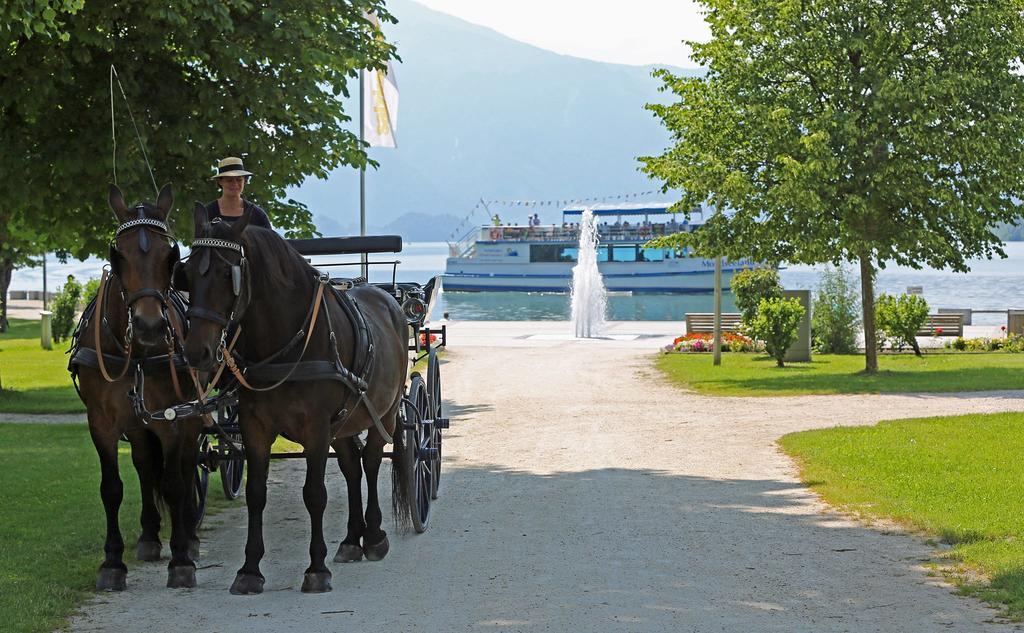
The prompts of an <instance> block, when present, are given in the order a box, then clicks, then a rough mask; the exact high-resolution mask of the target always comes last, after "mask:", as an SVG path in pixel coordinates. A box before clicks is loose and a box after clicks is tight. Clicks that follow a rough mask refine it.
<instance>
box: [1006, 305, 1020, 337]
mask: <svg viewBox="0 0 1024 633" xmlns="http://www.w3.org/2000/svg"><path fill="white" fill-rule="evenodd" d="M1006 333H1007V334H1024V310H1007V312H1006Z"/></svg>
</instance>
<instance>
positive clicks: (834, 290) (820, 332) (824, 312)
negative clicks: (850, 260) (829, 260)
mask: <svg viewBox="0 0 1024 633" xmlns="http://www.w3.org/2000/svg"><path fill="white" fill-rule="evenodd" d="M859 297H860V293H859V292H858V290H857V284H856V282H855V280H854V279H853V276H852V275H851V274H850V272H849V271H848V270H847V269H846V268H845V267H843V266H837V267H835V268H829V269H827V270H825V271H823V272H822V273H821V281H820V282H819V283H818V292H817V294H816V295H815V297H814V309H813V310H811V329H812V330H813V332H814V343H815V348H816V349H817V350H818V352H819V353H821V354H853V353H855V352H856V351H857V332H858V331H860V299H859Z"/></svg>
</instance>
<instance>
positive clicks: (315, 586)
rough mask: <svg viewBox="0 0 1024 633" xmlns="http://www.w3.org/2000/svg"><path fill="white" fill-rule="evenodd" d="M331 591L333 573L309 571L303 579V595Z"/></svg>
mask: <svg viewBox="0 0 1024 633" xmlns="http://www.w3.org/2000/svg"><path fill="white" fill-rule="evenodd" d="M330 590H331V572H329V571H307V572H306V575H305V576H304V577H303V579H302V593H327V592H328V591H330Z"/></svg>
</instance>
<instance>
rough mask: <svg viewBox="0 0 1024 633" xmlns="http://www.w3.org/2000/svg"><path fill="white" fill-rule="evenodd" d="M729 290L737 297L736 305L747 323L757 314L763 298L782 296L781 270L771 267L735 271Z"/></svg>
mask: <svg viewBox="0 0 1024 633" xmlns="http://www.w3.org/2000/svg"><path fill="white" fill-rule="evenodd" d="M729 290H731V291H732V293H733V295H734V296H735V297H736V307H737V308H739V311H740V313H741V315H742V317H741V318H742V321H743V323H745V324H749V323H750V322H751V321H752V320H753V319H754V317H755V316H757V307H758V305H759V304H760V303H761V300H762V299H778V298H780V297H782V283H781V282H780V281H779V272H778V271H777V270H773V269H771V268H746V269H744V270H741V271H739V272H737V273H734V274H733V276H732V278H731V279H730V280H729Z"/></svg>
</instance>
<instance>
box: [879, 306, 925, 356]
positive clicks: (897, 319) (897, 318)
mask: <svg viewBox="0 0 1024 633" xmlns="http://www.w3.org/2000/svg"><path fill="white" fill-rule="evenodd" d="M927 319H928V302H926V301H925V300H924V298H922V297H920V296H918V295H900V296H898V297H894V296H892V295H887V294H883V295H881V296H879V297H878V300H877V301H876V302H875V326H876V327H877V328H878V332H879V334H880V336H879V337H878V341H879V345H880V346H881V345H884V344H885V343H886V342H888V343H889V346H890V347H892V348H893V349H895V350H901V349H903V348H904V347H910V348H913V350H914V353H915V354H917V355H918V356H920V355H921V348H920V347H918V345H917V338H916V337H917V332H918V330H920V329H921V326H923V325H924V322H925V321H926V320H927Z"/></svg>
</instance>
